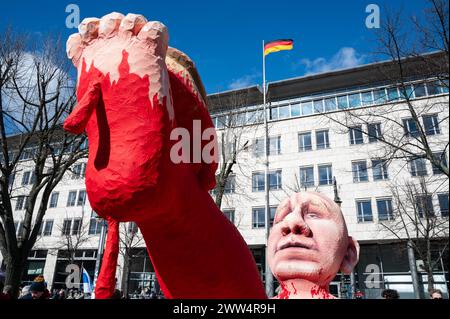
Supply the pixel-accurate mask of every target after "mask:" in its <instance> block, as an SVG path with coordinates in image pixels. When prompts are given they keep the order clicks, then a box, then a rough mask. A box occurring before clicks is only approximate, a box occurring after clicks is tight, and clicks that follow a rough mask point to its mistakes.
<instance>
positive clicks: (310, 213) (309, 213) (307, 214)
mask: <svg viewBox="0 0 450 319" xmlns="http://www.w3.org/2000/svg"><path fill="white" fill-rule="evenodd" d="M305 216H306V217H308V218H313V219H316V218H319V217H320V216H319V214H317V213H316V212H307V213H306V214H305Z"/></svg>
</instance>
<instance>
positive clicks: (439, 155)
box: [431, 152, 448, 175]
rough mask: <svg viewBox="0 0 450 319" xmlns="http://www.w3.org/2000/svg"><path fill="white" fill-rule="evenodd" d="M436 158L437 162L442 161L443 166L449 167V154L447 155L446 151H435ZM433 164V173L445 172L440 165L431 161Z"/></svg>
mask: <svg viewBox="0 0 450 319" xmlns="http://www.w3.org/2000/svg"><path fill="white" fill-rule="evenodd" d="M433 156H434V158H435V159H436V161H437V162H440V163H441V165H442V166H444V167H448V165H447V156H446V155H445V153H444V152H442V153H435V154H433ZM431 164H432V166H433V175H440V174H443V172H442V169H441V168H440V167H439V166H438V165H435V164H434V163H431Z"/></svg>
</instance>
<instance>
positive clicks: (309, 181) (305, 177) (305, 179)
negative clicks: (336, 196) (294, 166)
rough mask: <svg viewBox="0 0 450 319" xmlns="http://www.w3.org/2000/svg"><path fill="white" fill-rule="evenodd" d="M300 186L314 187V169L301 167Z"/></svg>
mask: <svg viewBox="0 0 450 319" xmlns="http://www.w3.org/2000/svg"><path fill="white" fill-rule="evenodd" d="M300 186H301V187H312V186H314V167H313V166H309V167H300Z"/></svg>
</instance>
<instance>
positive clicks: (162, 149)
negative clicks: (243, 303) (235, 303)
mask: <svg viewBox="0 0 450 319" xmlns="http://www.w3.org/2000/svg"><path fill="white" fill-rule="evenodd" d="M67 53H68V56H69V58H70V59H71V60H72V61H73V63H74V65H75V66H76V68H77V70H78V83H77V98H78V105H77V106H76V107H75V109H74V110H73V112H72V113H71V114H70V115H69V117H68V118H67V119H66V121H65V123H64V129H65V130H67V131H69V132H72V133H75V134H80V133H82V132H84V131H86V133H87V136H88V139H89V158H88V162H87V169H86V190H87V194H88V198H89V202H90V204H91V206H92V208H93V209H94V210H95V211H96V212H97V213H98V214H99V215H100V216H101V217H103V218H105V219H106V220H107V221H108V226H109V227H108V228H109V230H108V235H107V243H106V248H105V253H104V257H103V263H102V267H101V271H100V274H99V277H98V280H97V283H96V289H95V296H96V298H109V297H110V296H112V294H113V292H114V288H115V287H114V286H115V269H116V265H117V257H118V245H119V233H118V232H119V231H118V223H119V222H126V221H134V222H136V223H137V225H138V227H139V228H140V230H141V232H142V234H143V237H144V240H145V242H146V245H147V248H148V252H149V255H150V258H151V260H152V263H153V265H154V267H155V272H156V274H157V277H158V279H159V282H160V285H161V288H162V290H163V292H164V295H165V296H166V297H167V298H265V297H266V295H265V292H264V288H263V285H262V283H261V279H260V276H259V273H258V271H257V268H256V265H255V262H254V260H253V257H252V255H251V253H250V251H249V249H248V248H247V245H246V243H245V241H244V240H243V238H242V237H241V235H240V234H239V232H238V231H237V229H236V228H235V227H234V226H233V225H232V224H231V222H229V221H228V219H227V218H226V217H225V216H224V215H223V214H222V213H221V212H220V210H219V209H218V208H217V207H216V205H215V204H214V202H213V200H212V199H211V197H210V195H209V194H208V190H210V189H212V188H213V187H214V185H215V171H216V168H217V162H216V161H212V162H211V161H205V160H202V161H201V162H198V161H197V163H196V162H195V161H191V163H178V164H177V163H174V162H173V161H172V160H171V158H170V151H171V148H172V146H173V145H174V144H175V143H176V142H177V141H174V140H171V139H170V135H171V132H172V131H173V129H175V128H177V127H178V128H185V129H187V130H188V131H189V132H190V133H191V136H192V133H193V130H194V127H193V126H194V124H193V123H194V120H199V121H200V122H201V126H202V131H203V132H204V130H206V129H207V128H211V127H213V124H212V121H211V118H210V116H209V113H208V111H207V108H206V95H205V91H204V88H203V85H202V83H201V81H200V77H199V76H198V73H197V71H196V69H195V67H194V64H193V63H192V61H191V60H190V59H189V58H188V57H187V56H186V55H185V54H183V53H181V52H180V51H178V50H176V49H173V48H168V32H167V29H166V27H165V26H164V25H163V24H162V23H160V22H147V20H146V19H145V18H144V17H143V16H141V15H136V14H128V15H126V16H124V15H122V14H120V13H111V14H108V15H106V16H104V17H102V18H101V19H96V18H87V19H85V20H83V22H82V23H81V24H80V26H79V33H76V34H74V35H72V36H70V38H69V39H68V41H67ZM211 141H215V135H214V134H211V135H210V136H209V138H208V139H206V140H202V142H201V146H202V149H203V148H205V147H207V146H208V145H210V142H211ZM194 143H195V141H194ZM192 156H195V154H192V150H191V157H192Z"/></svg>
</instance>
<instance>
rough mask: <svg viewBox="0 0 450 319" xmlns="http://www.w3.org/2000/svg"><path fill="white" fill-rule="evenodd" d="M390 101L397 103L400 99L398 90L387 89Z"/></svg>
mask: <svg viewBox="0 0 450 319" xmlns="http://www.w3.org/2000/svg"><path fill="white" fill-rule="evenodd" d="M387 92H388V99H389V101H390V102H391V101H397V100H399V99H400V95H399V94H398V90H397V88H396V87H394V88H389V89H387Z"/></svg>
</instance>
